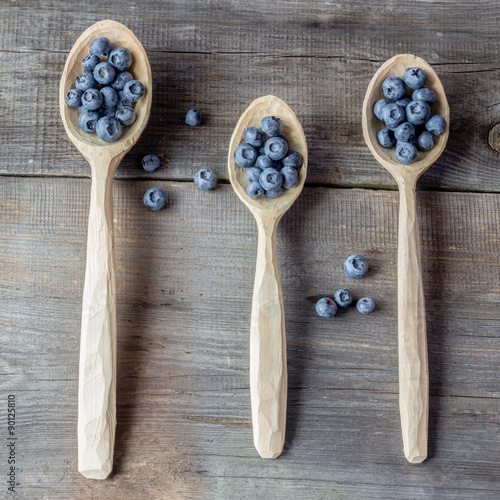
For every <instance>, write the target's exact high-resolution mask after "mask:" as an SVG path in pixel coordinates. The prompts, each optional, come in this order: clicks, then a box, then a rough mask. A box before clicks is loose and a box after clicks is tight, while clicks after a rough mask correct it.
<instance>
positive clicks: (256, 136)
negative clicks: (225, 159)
mask: <svg viewBox="0 0 500 500" xmlns="http://www.w3.org/2000/svg"><path fill="white" fill-rule="evenodd" d="M243 139H245V142H247V143H248V144H251V145H252V146H254V147H256V148H260V147H261V146H263V145H264V144H265V142H266V139H267V137H266V134H265V133H264V132H262V130H259V129H258V128H256V127H248V128H246V129H245V132H243Z"/></svg>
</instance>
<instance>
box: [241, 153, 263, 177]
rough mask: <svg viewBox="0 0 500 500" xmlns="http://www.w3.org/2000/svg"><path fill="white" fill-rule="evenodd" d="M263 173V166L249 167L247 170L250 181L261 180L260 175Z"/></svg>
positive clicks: (246, 174)
mask: <svg viewBox="0 0 500 500" xmlns="http://www.w3.org/2000/svg"><path fill="white" fill-rule="evenodd" d="M257 159H258V158H257ZM261 173H262V168H260V167H249V168H247V169H246V171H245V177H246V178H247V179H248V180H249V182H259V177H260V174H261Z"/></svg>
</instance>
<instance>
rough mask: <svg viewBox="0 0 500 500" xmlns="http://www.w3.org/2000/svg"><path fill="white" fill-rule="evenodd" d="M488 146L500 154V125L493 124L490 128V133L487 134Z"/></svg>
mask: <svg viewBox="0 0 500 500" xmlns="http://www.w3.org/2000/svg"><path fill="white" fill-rule="evenodd" d="M488 144H489V145H490V148H491V149H493V150H495V151H496V152H497V153H500V123H495V125H493V126H492V127H491V128H490V133H489V134H488Z"/></svg>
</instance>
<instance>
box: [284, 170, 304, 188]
mask: <svg viewBox="0 0 500 500" xmlns="http://www.w3.org/2000/svg"><path fill="white" fill-rule="evenodd" d="M279 172H280V174H281V175H282V176H283V183H282V184H281V185H282V186H283V187H284V188H285V189H292V188H294V187H295V186H296V185H297V184H298V183H299V174H298V173H297V169H296V168H294V167H283V168H282V169H281V170H280V171H279Z"/></svg>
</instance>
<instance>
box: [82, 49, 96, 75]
mask: <svg viewBox="0 0 500 500" xmlns="http://www.w3.org/2000/svg"><path fill="white" fill-rule="evenodd" d="M100 62H101V60H100V59H99V57H97V56H96V55H95V54H92V53H90V54H88V55H86V56H85V57H84V58H83V61H82V66H83V69H84V70H85V71H94V68H95V67H96V66H97V65H98V64H99V63H100Z"/></svg>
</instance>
